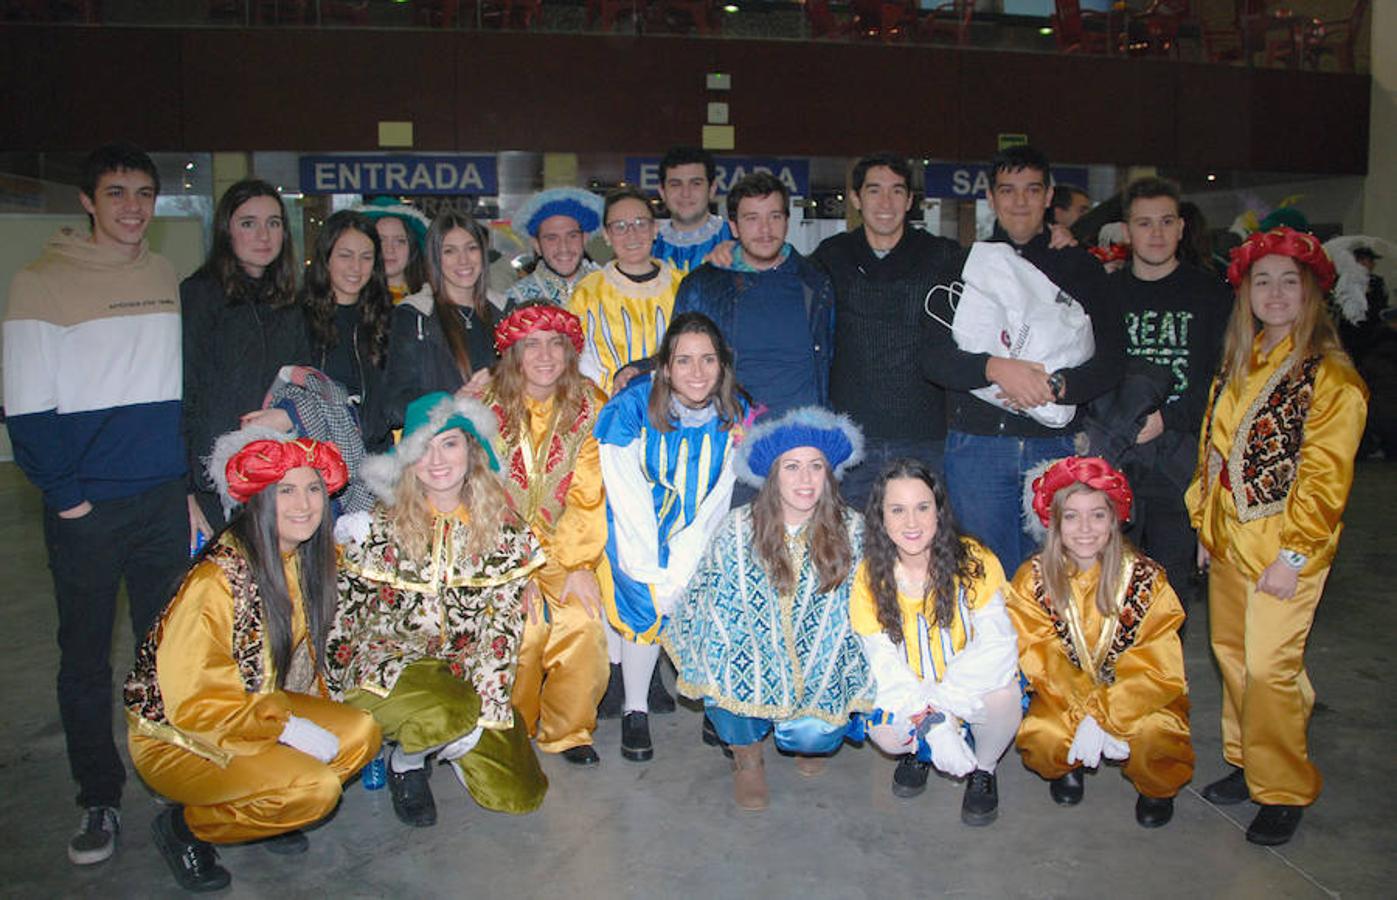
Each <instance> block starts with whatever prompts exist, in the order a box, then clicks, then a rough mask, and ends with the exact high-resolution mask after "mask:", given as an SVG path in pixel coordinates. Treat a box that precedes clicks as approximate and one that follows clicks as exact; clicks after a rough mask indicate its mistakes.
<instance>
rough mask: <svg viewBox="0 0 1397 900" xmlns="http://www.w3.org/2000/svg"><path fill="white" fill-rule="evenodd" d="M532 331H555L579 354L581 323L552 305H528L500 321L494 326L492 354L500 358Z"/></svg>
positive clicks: (560, 308)
mask: <svg viewBox="0 0 1397 900" xmlns="http://www.w3.org/2000/svg"><path fill="white" fill-rule="evenodd" d="M535 331H556V332H557V333H558V334H561V335H563V336H564V337H566V338H567V339H568V340H569V341H571V342H572V346H573V349H574V350H576V351H577V352H578V353H581V352H582V323H581V322H579V321H578V319H577V316H574V315H573V314H572V313H570V312H568V311H567V310H565V309H563V308H562V307H560V306H554V305H553V304H551V303H530V304H527V305H525V306H521V307H519V308H517V309H515V310H514V312H512V313H510V314H509V315H507V316H505V317H504V318H503V319H501V320H500V323H499V324H498V325H496V326H495V352H496V353H498V354H500V355H501V356H503V355H504V353H505V351H506V350H508V349H509V348H510V347H513V346H514V345H515V344H516V343H518V342H519V341H520V340H522V339H523V338H524V337H526V336H527V335H530V334H533V333H534V332H535Z"/></svg>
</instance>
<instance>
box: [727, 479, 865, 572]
mask: <svg viewBox="0 0 1397 900" xmlns="http://www.w3.org/2000/svg"><path fill="white" fill-rule="evenodd" d="M778 465H780V459H779V458H778V459H777V461H776V462H775V463H773V464H772V467H771V468H772V473H771V475H769V476H768V477H767V479H766V481H765V482H763V483H762V488H761V490H760V491H758V492H757V496H756V498H755V499H753V500H752V534H753V541H752V546H753V549H754V550H756V553H757V558H758V559H759V560H761V563H762V568H763V569H765V570H766V575H767V577H768V578H770V579H771V583H772V585H774V586H775V588H776V593H777V594H778V595H780V596H782V597H786V596H789V595H790V594H791V593H792V592H793V591H794V590H795V588H796V578H797V573H796V570H795V566H794V565H793V564H792V561H791V554H790V551H789V550H787V549H786V518H785V516H784V515H783V513H782V510H781V487H780V484H779V481H780V479H779V478H778V477H777V475H776V467H777V466H778ZM843 510H844V503H843V501H842V500H840V497H839V483H838V482H837V481H835V480H834V470H833V469H831V468H829V467H828V466H826V467H825V490H824V492H823V493H822V494H820V499H819V501H817V502H816V504H815V508H814V509H813V510H811V513H810V518H809V520H807V521H808V526H807V527H808V528H809V531H808V535H809V538H808V540H809V547H810V559H811V560H812V561H813V562H814V563H815V574H816V575H818V576H819V578H820V585H819V587H818V588H817V589H816V592H817V593H821V594H826V593H829V592H830V591H832V590H834V589H835V588H836V587H838V586H839V584H840V582H842V581H843V580H844V579H845V578H848V577H849V569H850V568H851V567H852V566H853V561H854V554H853V550H852V548H850V546H849V532H848V530H847V529H846V528H845V527H844V515H843Z"/></svg>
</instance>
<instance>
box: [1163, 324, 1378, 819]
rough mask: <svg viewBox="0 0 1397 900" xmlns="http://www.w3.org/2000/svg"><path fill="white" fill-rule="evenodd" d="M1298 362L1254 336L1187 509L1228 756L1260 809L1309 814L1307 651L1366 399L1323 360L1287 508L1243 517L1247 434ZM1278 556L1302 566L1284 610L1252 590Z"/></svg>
mask: <svg viewBox="0 0 1397 900" xmlns="http://www.w3.org/2000/svg"><path fill="white" fill-rule="evenodd" d="M1293 353H1294V348H1293V346H1292V342H1291V340H1290V338H1286V339H1284V340H1282V341H1281V342H1280V343H1279V344H1277V345H1276V346H1275V347H1273V348H1272V349H1271V351H1270V352H1269V353H1263V352H1262V351H1261V335H1258V336H1257V339H1256V342H1255V343H1254V344H1253V348H1252V370H1251V372H1250V373H1249V374H1248V376H1247V378H1246V379H1245V381H1244V382H1243V383H1242V384H1241V385H1240V387H1239V388H1237V389H1233V388H1231V387H1228V386H1223V387H1221V388H1220V387H1219V386H1218V385H1216V384H1215V385H1214V387H1213V393H1214V396H1213V397H1212V404H1213V405H1212V412H1211V417H1210V420H1209V422H1210V427H1209V428H1208V430H1207V432H1206V433H1204V434H1203V435H1202V440H1201V442H1200V447H1199V466H1198V471H1197V473H1196V474H1195V475H1194V480H1193V483H1192V484H1191V485H1190V486H1189V489H1188V494H1187V496H1186V502H1187V504H1188V509H1189V515H1190V517H1191V518H1192V521H1193V527H1194V528H1196V529H1198V539H1199V540H1200V541H1201V542H1202V544H1203V546H1204V547H1206V548H1207V549H1208V552H1209V553H1210V554H1212V563H1211V565H1210V569H1209V574H1208V618H1209V624H1210V628H1211V632H1212V634H1211V637H1212V644H1213V654H1214V656H1215V657H1216V658H1217V662H1218V668H1219V670H1220V671H1221V673H1222V685H1223V699H1222V743H1223V756H1224V757H1225V758H1226V759H1227V761H1228V762H1229V763H1231V764H1232V765H1234V766H1238V767H1240V768H1242V769H1244V770H1245V772H1246V779H1247V787H1248V788H1249V790H1250V792H1251V797H1252V799H1253V800H1254V801H1256V802H1257V803H1263V804H1284V805H1288V806H1305V805H1308V804H1310V803H1313V802H1314V800H1315V798H1316V797H1317V796H1319V791H1320V786H1321V783H1322V780H1321V778H1320V774H1319V770H1318V769H1316V768H1315V765H1314V763H1313V762H1312V761H1311V760H1310V757H1309V748H1308V737H1307V730H1308V727H1309V721H1310V713H1311V711H1312V710H1313V708H1314V689H1313V688H1312V687H1311V685H1310V679H1309V676H1308V675H1307V674H1306V673H1305V643H1306V641H1307V640H1308V638H1309V634H1310V627H1311V625H1312V624H1313V622H1314V614H1315V609H1316V608H1317V607H1318V605H1319V600H1320V597H1321V596H1322V594H1323V592H1324V582H1325V580H1326V579H1327V578H1328V576H1329V565H1330V563H1331V562H1332V561H1333V559H1334V553H1335V551H1336V550H1337V548H1338V543H1339V535H1340V533H1341V532H1342V530H1343V523H1342V521H1341V517H1342V516H1343V512H1344V507H1345V506H1346V505H1347V503H1348V494H1349V489H1350V488H1351V487H1352V485H1353V461H1354V457H1355V456H1356V455H1357V453H1358V443H1359V441H1360V439H1361V438H1362V436H1363V428H1364V424H1365V421H1366V419H1367V398H1368V390H1367V387H1366V386H1365V385H1364V383H1363V380H1362V379H1361V378H1360V377H1359V375H1358V373H1357V372H1356V371H1355V370H1354V368H1353V366H1352V365H1351V364H1350V363H1349V362H1348V360H1347V359H1346V358H1345V357H1343V356H1340V355H1336V354H1328V355H1326V356H1324V357H1323V359H1322V360H1320V362H1319V366H1318V370H1317V372H1316V374H1315V378H1314V384H1313V391H1312V393H1311V395H1310V400H1309V409H1308V412H1307V413H1306V415H1305V419H1304V430H1303V437H1302V439H1301V442H1300V445H1299V452H1298V454H1297V455H1296V458H1294V459H1293V460H1290V459H1287V460H1284V461H1283V462H1285V464H1286V465H1287V466H1288V467H1293V468H1292V470H1293V480H1292V481H1291V483H1290V487H1289V491H1288V493H1287V494H1286V495H1285V498H1284V502H1283V503H1280V504H1278V506H1279V508H1278V509H1277V510H1276V511H1274V512H1270V513H1269V514H1263V515H1259V516H1256V515H1239V513H1238V503H1237V491H1236V490H1234V489H1235V488H1239V487H1241V485H1240V484H1239V483H1238V482H1239V481H1240V479H1242V478H1249V477H1253V474H1254V473H1248V472H1247V471H1246V468H1245V467H1241V466H1235V465H1232V464H1231V463H1233V462H1234V461H1236V460H1238V459H1240V456H1241V453H1242V452H1243V451H1244V450H1245V449H1247V448H1246V447H1245V446H1243V445H1241V444H1242V442H1245V440H1246V438H1245V435H1244V434H1243V432H1244V431H1249V430H1250V428H1244V426H1246V425H1247V424H1248V423H1249V422H1251V421H1252V420H1253V418H1254V417H1255V416H1256V414H1257V408H1258V407H1259V406H1260V405H1261V403H1262V401H1263V400H1264V399H1265V397H1266V394H1267V393H1269V388H1270V386H1271V385H1272V384H1274V381H1275V378H1276V377H1277V376H1278V375H1279V374H1283V373H1282V370H1283V369H1285V368H1287V367H1289V366H1291V365H1293V364H1294V357H1293ZM1239 437H1240V438H1241V442H1239ZM1210 464H1211V465H1210ZM1234 471H1235V472H1237V473H1238V474H1237V475H1236V476H1234V475H1233V474H1232V473H1233V472H1234ZM1210 472H1217V473H1218V474H1217V475H1212V474H1210ZM1223 474H1225V475H1227V480H1228V481H1229V482H1230V486H1229V485H1224V483H1223V481H1222V478H1221V477H1220V476H1221V475H1223ZM1283 549H1284V550H1289V551H1293V552H1296V553H1300V554H1303V555H1304V556H1305V557H1306V561H1305V565H1304V566H1303V568H1301V570H1300V578H1299V583H1298V586H1297V589H1296V592H1295V596H1293V597H1292V598H1290V599H1289V600H1280V599H1278V598H1276V597H1273V596H1271V595H1269V594H1263V593H1260V592H1258V591H1257V590H1256V582H1257V579H1258V578H1260V577H1261V573H1262V571H1263V570H1264V569H1265V568H1266V567H1267V566H1269V565H1270V564H1271V563H1273V562H1275V561H1276V559H1277V557H1278V554H1279V553H1280V551H1281V550H1283Z"/></svg>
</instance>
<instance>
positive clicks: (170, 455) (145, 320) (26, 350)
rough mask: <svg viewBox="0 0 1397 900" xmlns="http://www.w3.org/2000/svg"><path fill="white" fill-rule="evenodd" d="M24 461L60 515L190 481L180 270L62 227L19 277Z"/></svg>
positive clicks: (11, 317)
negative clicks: (183, 418)
mask: <svg viewBox="0 0 1397 900" xmlns="http://www.w3.org/2000/svg"><path fill="white" fill-rule="evenodd" d="M4 337H5V416H6V424H7V425H8V427H9V431H10V441H11V443H12V444H13V445H14V450H15V461H16V462H18V463H19V465H20V468H21V469H23V470H24V473H25V474H26V475H27V476H28V477H29V480H31V481H32V482H34V484H35V485H37V486H38V488H39V489H40V490H41V491H43V493H44V502H45V503H46V504H47V505H48V506H49V507H51V508H53V509H55V510H65V509H71V508H72V507H74V506H77V505H79V504H80V503H82V502H83V501H84V500H87V501H94V502H96V501H102V500H113V499H117V498H120V497H129V496H132V495H135V494H139V493H141V492H143V491H146V490H148V489H150V488H152V487H154V486H156V485H158V484H161V483H163V482H166V481H169V480H171V479H175V478H180V477H182V476H183V475H184V474H185V471H186V466H185V454H184V441H183V438H182V437H181V429H180V386H181V382H180V378H181V356H180V353H181V349H180V348H181V343H180V306H179V282H178V280H177V279H176V277H175V271H174V267H173V266H171V265H170V263H169V261H168V260H166V259H165V258H164V257H162V256H159V255H158V254H155V253H151V252H150V250H149V248H148V247H146V246H145V245H142V247H141V252H140V254H139V255H138V256H137V257H136V258H135V259H131V258H130V257H128V256H126V255H125V254H123V253H122V252H121V251H120V250H116V249H113V248H109V247H104V246H102V245H100V244H97V243H94V242H93V241H92V240H91V239H90V238H89V237H88V236H87V235H85V234H81V233H78V232H75V231H72V230H71V229H66V228H65V229H63V230H62V231H60V232H58V233H57V234H55V235H54V236H53V237H52V238H50V239H49V242H48V244H47V245H45V247H44V252H43V253H42V254H41V255H40V256H39V258H38V259H37V260H35V261H34V262H32V263H30V264H29V265H27V266H25V267H24V268H23V269H21V270H20V272H19V273H18V274H17V275H15V278H14V281H13V282H12V283H11V285H10V296H9V306H8V312H7V314H6V316H5V326H4Z"/></svg>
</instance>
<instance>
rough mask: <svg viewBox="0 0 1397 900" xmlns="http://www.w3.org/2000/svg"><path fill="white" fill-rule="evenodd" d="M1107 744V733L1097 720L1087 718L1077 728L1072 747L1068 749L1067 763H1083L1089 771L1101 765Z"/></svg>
mask: <svg viewBox="0 0 1397 900" xmlns="http://www.w3.org/2000/svg"><path fill="white" fill-rule="evenodd" d="M1105 742H1106V732H1104V731H1102V730H1101V726H1100V725H1098V724H1097V722H1096V719H1094V718H1092V717H1091V716H1087V717H1086V718H1085V719H1083V720H1082V722H1081V724H1080V725H1078V726H1077V734H1076V735H1075V736H1074V737H1073V738H1072V746H1071V747H1069V748H1067V761H1068V762H1069V763H1081V764H1082V765H1084V766H1086V767H1087V768H1089V769H1095V768H1096V767H1097V766H1099V765H1101V747H1102V745H1103V744H1104V743H1105Z"/></svg>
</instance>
